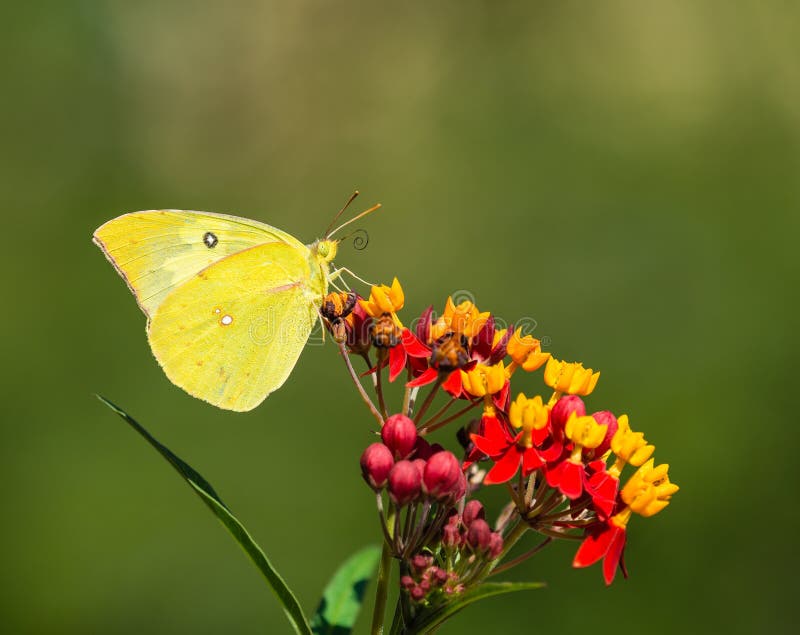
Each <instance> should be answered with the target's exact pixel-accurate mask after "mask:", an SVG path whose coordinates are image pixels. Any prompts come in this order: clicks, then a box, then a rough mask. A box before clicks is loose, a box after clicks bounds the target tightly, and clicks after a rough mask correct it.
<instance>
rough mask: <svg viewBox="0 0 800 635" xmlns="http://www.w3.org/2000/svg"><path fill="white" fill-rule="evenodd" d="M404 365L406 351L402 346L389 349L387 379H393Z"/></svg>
mask: <svg viewBox="0 0 800 635" xmlns="http://www.w3.org/2000/svg"><path fill="white" fill-rule="evenodd" d="M405 367H406V351H405V349H404V348H403V347H402V346H393V347H392V348H390V349H389V381H394V380H395V379H397V376H398V375H399V374H400V373H402V372H403V369H404V368H405Z"/></svg>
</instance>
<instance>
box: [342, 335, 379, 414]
mask: <svg viewBox="0 0 800 635" xmlns="http://www.w3.org/2000/svg"><path fill="white" fill-rule="evenodd" d="M339 352H340V353H341V354H342V359H344V363H345V366H347V371H348V372H349V373H350V378H351V379H352V380H353V383H354V384H355V385H356V388H358V393H359V394H360V395H361V398H362V399H363V400H364V403H365V404H367V407H368V408H369V411H370V412H371V413H372V415H373V416H374V417H375V418H376V419H377V420H378V425H379V426H380V427H381V428H382V427H383V417H382V416H381V413H380V412H378V409H377V408H376V407H375V404H374V403H372V399H370V398H369V395H368V394H367V391H366V390H364V386H363V385H362V384H361V380H360V379H359V378H358V375H357V374H356V371H355V369H354V368H353V364H352V363H351V362H350V356H349V355H348V353H347V349H346V348H345V347H344V342H339Z"/></svg>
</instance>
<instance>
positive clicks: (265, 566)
mask: <svg viewBox="0 0 800 635" xmlns="http://www.w3.org/2000/svg"><path fill="white" fill-rule="evenodd" d="M97 398H98V399H99V400H100V401H102V402H103V403H104V404H105V405H106V406H108V407H109V408H111V410H113V411H114V412H116V413H117V414H118V415H119V416H120V417H122V418H123V419H124V420H125V421H126V422H127V423H128V424H129V425H130V426H131V427H132V428H133V429H134V430H136V432H138V433H139V434H140V435H142V436H143V437H144V438H145V439H146V440H147V442H148V443H149V444H150V445H152V446H153V447H154V448H155V449H156V450H158V452H159V454H161V456H163V457H164V458H165V459H166V460H167V461H168V462H169V463H170V465H172V467H174V468H175V470H176V471H177V472H178V473H179V474H180V475H181V476H182V477H183V478H184V480H186V482H187V483H189V485H190V486H191V487H192V489H193V490H194V491H195V493H196V494H197V495H198V496H199V497H200V499H201V500H202V501H203V502H204V503H205V504H206V505H207V506H208V508H209V509H210V510H211V511H212V512H214V515H215V516H216V517H217V518H218V519H219V520H220V522H221V523H222V524H223V525H225V528H226V529H227V530H228V531H229V532H230V534H231V535H232V536H233V537H234V538H235V539H236V542H238V543H239V546H240V547H241V548H242V549H244V551H245V553H246V554H247V555H248V556H249V557H250V559H251V560H252V561H253V564H255V565H256V566H257V567H258V569H259V570H260V571H261V573H262V574H263V575H264V577H265V578H266V579H267V582H268V583H269V585H270V587H271V589H272V591H273V592H274V593H275V595H276V597H277V598H278V601H279V602H280V603H281V605H282V606H283V610H284V611H285V612H286V617H287V618H288V619H289V622H291V624H292V626H293V627H294V630H295V632H296V633H298V634H300V635H311V627H310V626H309V624H308V621H307V620H306V617H305V615H304V614H303V609H302V608H301V607H300V603H299V602H298V601H297V598H296V597H295V595H294V593H292V590H291V589H290V588H289V587H288V586H287V585H286V582H284V580H283V578H281V576H280V574H279V573H278V572H277V571H276V570H275V569H274V568H273V566H272V564H271V563H270V561H269V559H268V558H267V556H266V555H265V554H264V552H263V551H262V550H261V547H259V546H258V544H257V543H256V541H255V540H253V538H252V537H251V536H250V534H249V533H248V532H247V530H246V529H245V528H244V525H242V523H240V522H239V521H238V520H237V518H236V517H235V516H234V515H233V514H232V513H231V511H230V510H229V509H228V507H227V506H226V505H225V503H223V502H222V500H221V499H220V497H219V496H218V495H217V493H216V492H215V491H214V488H213V487H211V485H210V484H209V482H208V481H206V479H204V478H203V477H202V476H200V474H198V473H197V472H196V471H195V470H194V468H192V467H191V466H190V465H189V464H188V463H186V462H185V461H183V460H182V459H181V458H179V457H178V456H176V455H175V454H173V453H172V452H171V451H170V450H169V448H167V447H166V446H165V445H162V444H161V443H159V442H158V441H157V440H156V439H155V437H153V436H152V435H151V434H150V433H149V432H148V431H147V430H145V429H144V428H143V427H142V425H141V424H139V423H138V422H137V421H136V420H135V419H134V418H133V417H131V416H130V415H129V414H128V413H127V412H125V411H124V410H122V409H121V408H119V407H118V406H115V405H114V404H113V403H111V402H110V401H108V399H105V398H104V397H101V396H100V395H97Z"/></svg>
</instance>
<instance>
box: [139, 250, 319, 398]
mask: <svg viewBox="0 0 800 635" xmlns="http://www.w3.org/2000/svg"><path fill="white" fill-rule="evenodd" d="M304 249H305V250H306V251H305V252H303V251H300V250H298V249H296V248H295V247H292V246H290V245H287V244H284V243H281V242H274V243H268V244H264V245H259V246H257V247H252V248H250V249H247V250H245V251H242V252H239V253H236V254H234V255H231V256H228V257H227V258H224V259H223V260H220V261H219V262H216V263H215V264H212V265H211V266H209V267H207V268H206V269H204V270H202V271H201V272H200V273H198V274H197V275H195V276H194V277H193V278H191V279H190V280H188V281H187V282H185V283H183V284H182V285H180V286H179V287H178V288H177V289H175V290H174V291H173V292H172V293H170V294H169V295H167V297H166V298H165V299H164V300H163V302H161V304H160V305H159V306H158V308H157V309H156V310H155V313H154V314H153V315H152V317H151V320H150V327H149V330H148V337H149V340H150V346H151V348H152V349H153V354H154V355H155V356H156V359H158V361H159V363H160V364H161V366H162V367H163V369H164V372H165V373H166V374H167V376H168V377H169V378H170V380H171V381H172V382H173V383H175V384H176V385H178V386H180V387H181V388H183V389H184V390H185V391H186V392H188V393H189V394H191V395H193V396H195V397H199V398H200V399H204V400H205V401H208V402H210V403H212V404H214V405H215V406H219V407H220V408H226V409H228V410H237V411H245V410H252V409H253V408H255V407H256V406H257V405H258V404H260V403H261V402H262V401H263V400H264V399H265V398H266V397H267V395H269V394H270V393H271V392H272V391H274V390H276V389H277V388H279V387H280V386H281V385H282V384H283V382H284V381H286V378H287V377H288V376H289V373H290V372H291V370H292V368H294V365H295V363H296V362H297V358H298V357H299V355H300V352H301V350H302V349H303V346H304V345H305V343H306V340H307V339H308V336H309V334H310V332H311V329H312V328H313V326H314V323H315V321H316V319H317V307H318V306H319V305H320V304H321V302H322V296H323V295H324V292H325V287H326V286H327V281H326V280H325V279H323V277H322V276H321V274H320V273H319V272H318V271H317V272H312V269H311V267H310V263H309V260H308V258H306V257H305V256H304V253H307V251H308V250H307V249H306V248H305V247H304Z"/></svg>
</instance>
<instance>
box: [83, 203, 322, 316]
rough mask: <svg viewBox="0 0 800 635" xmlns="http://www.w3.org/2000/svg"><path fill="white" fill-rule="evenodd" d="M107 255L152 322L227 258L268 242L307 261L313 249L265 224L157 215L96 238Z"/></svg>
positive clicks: (107, 227)
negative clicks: (176, 293)
mask: <svg viewBox="0 0 800 635" xmlns="http://www.w3.org/2000/svg"><path fill="white" fill-rule="evenodd" d="M94 242H95V243H97V245H98V246H99V247H100V248H101V249H102V250H103V253H105V255H106V257H107V258H108V259H109V260H110V261H111V263H112V264H113V265H114V267H115V268H116V269H117V271H118V272H119V273H120V275H121V276H122V277H123V278H124V279H125V282H126V283H127V284H128V286H129V287H130V289H131V291H132V292H133V294H134V295H135V296H136V301H137V302H138V303H139V306H140V307H141V309H142V311H144V313H145V315H147V316H148V317H152V316H153V315H154V313H155V311H156V309H157V308H158V306H159V304H161V302H162V301H163V300H164V299H165V298H166V297H167V296H168V295H169V294H170V293H171V292H172V291H173V290H174V289H176V288H177V287H179V286H180V285H181V284H182V283H184V282H187V281H188V280H189V279H191V278H192V277H193V276H195V275H196V274H197V273H198V272H200V271H202V270H203V269H205V268H206V267H208V266H209V265H211V264H213V263H215V262H217V261H220V260H222V259H223V258H225V257H227V256H230V255H233V254H235V253H238V252H240V251H243V250H245V249H249V248H251V247H254V246H256V245H262V244H264V243H270V242H277V243H282V244H285V245H289V246H290V247H292V248H294V249H295V250H297V251H298V252H300V253H301V254H302V256H303V258H307V255H308V248H307V247H306V246H305V245H303V244H302V243H301V242H300V241H298V240H297V239H296V238H294V237H293V236H291V235H290V234H287V233H286V232H283V231H281V230H279V229H276V228H274V227H270V226H269V225H266V224H264V223H259V222H257V221H253V220H249V219H245V218H239V217H237V216H227V215H224V214H212V213H209V212H187V211H182V210H153V211H146V212H133V213H131V214H124V215H123V216H119V217H118V218H115V219H114V220H111V221H109V222H107V223H106V224H104V225H103V226H102V227H100V228H99V229H98V230H97V231H96V232H95V233H94Z"/></svg>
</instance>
